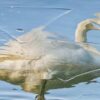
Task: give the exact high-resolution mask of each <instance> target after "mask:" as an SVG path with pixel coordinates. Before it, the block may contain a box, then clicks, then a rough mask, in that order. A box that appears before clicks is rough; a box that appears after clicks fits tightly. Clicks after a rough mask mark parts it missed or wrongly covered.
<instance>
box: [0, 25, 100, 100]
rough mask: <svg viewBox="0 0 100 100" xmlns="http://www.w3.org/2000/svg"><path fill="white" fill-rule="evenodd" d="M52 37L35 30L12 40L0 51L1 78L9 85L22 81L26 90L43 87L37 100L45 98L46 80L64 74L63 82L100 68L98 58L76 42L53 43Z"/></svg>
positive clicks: (40, 29) (42, 30)
mask: <svg viewBox="0 0 100 100" xmlns="http://www.w3.org/2000/svg"><path fill="white" fill-rule="evenodd" d="M54 36H55V34H53V33H50V32H47V31H45V30H44V27H38V28H36V29H33V30H32V31H30V32H28V33H26V34H24V35H22V36H19V37H18V38H17V40H21V41H23V42H18V41H16V40H11V41H9V42H8V43H6V44H5V45H4V46H2V49H1V50H0V79H3V80H8V81H10V82H14V81H21V80H23V82H24V84H23V87H24V88H25V90H27V91H29V90H30V87H31V88H32V86H33V88H34V86H35V85H37V84H40V83H41V84H42V86H41V89H40V93H39V96H38V97H37V99H38V100H43V99H44V88H45V85H46V83H47V80H49V79H53V78H57V77H60V78H62V76H61V75H65V76H66V79H69V78H70V77H72V76H75V75H77V74H81V73H84V72H86V71H91V70H94V69H99V68H100V62H99V60H100V55H98V54H96V53H94V52H91V51H89V50H86V49H85V48H84V47H82V46H81V45H79V44H78V43H72V42H70V41H64V42H61V41H60V40H54V39H52V38H50V37H54ZM22 74H23V75H22Z"/></svg>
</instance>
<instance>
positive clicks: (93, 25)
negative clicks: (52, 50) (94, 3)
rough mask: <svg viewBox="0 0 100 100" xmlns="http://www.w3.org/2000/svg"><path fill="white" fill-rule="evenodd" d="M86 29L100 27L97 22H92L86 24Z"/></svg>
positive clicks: (98, 28) (99, 28)
mask: <svg viewBox="0 0 100 100" xmlns="http://www.w3.org/2000/svg"><path fill="white" fill-rule="evenodd" d="M85 28H86V30H100V27H99V25H98V24H97V23H95V22H91V23H89V24H87V25H86V26H85Z"/></svg>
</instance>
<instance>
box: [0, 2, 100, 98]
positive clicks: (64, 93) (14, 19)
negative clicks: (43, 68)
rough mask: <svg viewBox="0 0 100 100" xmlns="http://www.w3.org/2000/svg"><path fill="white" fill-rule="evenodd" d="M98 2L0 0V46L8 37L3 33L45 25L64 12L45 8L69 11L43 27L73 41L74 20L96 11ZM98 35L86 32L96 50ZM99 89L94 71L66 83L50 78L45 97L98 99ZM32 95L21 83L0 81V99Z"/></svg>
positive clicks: (22, 32) (15, 35) (98, 79)
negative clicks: (0, 40)
mask: <svg viewBox="0 0 100 100" xmlns="http://www.w3.org/2000/svg"><path fill="white" fill-rule="evenodd" d="M99 5H100V1H98V0H95V1H89V0H84V1H82V0H77V2H73V0H42V1H41V0H24V1H23V0H3V1H2V0H0V30H1V31H0V39H2V42H0V45H2V44H3V43H5V42H7V41H8V40H9V39H12V38H11V37H9V35H7V34H5V33H9V34H12V35H13V37H14V38H16V37H17V36H19V35H21V34H24V33H25V32H28V31H29V30H31V29H32V28H33V27H34V28H35V27H38V26H41V25H45V24H47V23H48V22H49V21H50V20H52V19H53V18H55V16H58V15H60V14H61V13H63V12H65V11H64V10H62V9H48V8H66V9H71V10H72V11H71V12H70V13H69V14H66V15H65V16H62V17H61V18H59V19H58V20H56V21H55V22H54V23H52V24H51V25H49V26H48V27H47V28H46V30H47V31H50V32H56V33H59V36H62V37H64V39H68V40H70V41H74V33H75V29H76V26H77V23H79V22H80V21H82V20H84V19H86V18H90V17H94V14H95V13H97V12H99V11H100V7H99ZM43 7H45V9H44V8H43ZM2 33H3V34H2ZM99 37H100V34H99V31H90V32H89V34H88V41H89V42H95V43H98V45H93V46H95V47H96V48H98V49H100V45H99V44H100V40H99ZM3 39H4V40H6V41H4V40H3ZM94 74H95V75H94ZM99 88H100V78H99V72H98V73H93V76H92V75H85V76H81V77H78V78H76V79H74V80H72V81H70V82H68V83H64V82H61V81H59V80H50V81H49V82H48V84H47V86H46V89H47V92H46V94H45V97H46V99H47V100H80V99H81V100H99V98H100V90H99ZM37 91H38V89H37ZM36 95H37V94H36V92H33V93H32V92H26V91H24V90H23V88H22V87H21V84H17V83H14V84H11V83H9V82H5V81H0V100H34V98H35V96H36Z"/></svg>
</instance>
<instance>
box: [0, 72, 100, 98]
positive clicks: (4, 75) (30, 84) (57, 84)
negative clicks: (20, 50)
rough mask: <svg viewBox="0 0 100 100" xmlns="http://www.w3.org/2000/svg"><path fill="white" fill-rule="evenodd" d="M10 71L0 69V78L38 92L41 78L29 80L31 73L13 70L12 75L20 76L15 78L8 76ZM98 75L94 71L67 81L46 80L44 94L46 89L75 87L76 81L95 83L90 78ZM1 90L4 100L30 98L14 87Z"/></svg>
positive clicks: (1, 96) (25, 89) (0, 96)
mask: <svg viewBox="0 0 100 100" xmlns="http://www.w3.org/2000/svg"><path fill="white" fill-rule="evenodd" d="M10 73H11V72H10V71H5V70H2V71H1V70H0V79H1V80H4V81H7V82H9V83H13V84H16V85H19V86H21V87H22V88H23V90H24V91H28V92H33V93H36V94H39V93H40V88H41V85H42V84H41V83H42V80H37V81H33V80H30V79H32V78H33V74H32V73H30V74H32V75H29V74H27V76H28V77H26V76H24V75H23V74H22V73H18V72H15V74H16V75H12V76H20V78H19V77H17V78H15V77H9V76H10ZM23 73H24V72H23ZM25 75H26V74H25ZM99 76H100V73H99V72H96V73H91V74H87V75H84V76H80V77H78V78H76V79H73V80H71V81H69V82H63V81H61V80H58V79H53V80H48V82H47V84H46V88H45V94H48V93H49V92H48V91H50V90H53V89H63V88H71V87H75V85H76V84H78V83H83V82H86V84H90V83H94V82H95V83H97V81H92V80H93V79H95V78H97V77H99ZM36 82H38V83H39V84H37V85H36ZM3 91H4V90H3ZM3 91H2V93H0V98H2V100H3V98H4V100H9V98H17V99H18V100H31V99H32V98H30V97H27V96H25V94H24V93H21V92H20V93H19V92H18V91H19V90H17V92H16V89H14V88H13V91H12V90H11V91H10V90H8V91H9V92H5V91H4V92H3ZM6 91H7V90H6ZM31 97H33V98H35V95H32V96H31ZM52 100H53V99H52ZM57 100H58V99H57ZM59 100H63V99H59Z"/></svg>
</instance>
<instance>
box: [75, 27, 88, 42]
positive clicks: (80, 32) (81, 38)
mask: <svg viewBox="0 0 100 100" xmlns="http://www.w3.org/2000/svg"><path fill="white" fill-rule="evenodd" d="M87 31H88V30H87V29H86V28H84V27H83V28H82V27H80V26H78V27H77V29H76V32H75V42H87Z"/></svg>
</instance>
